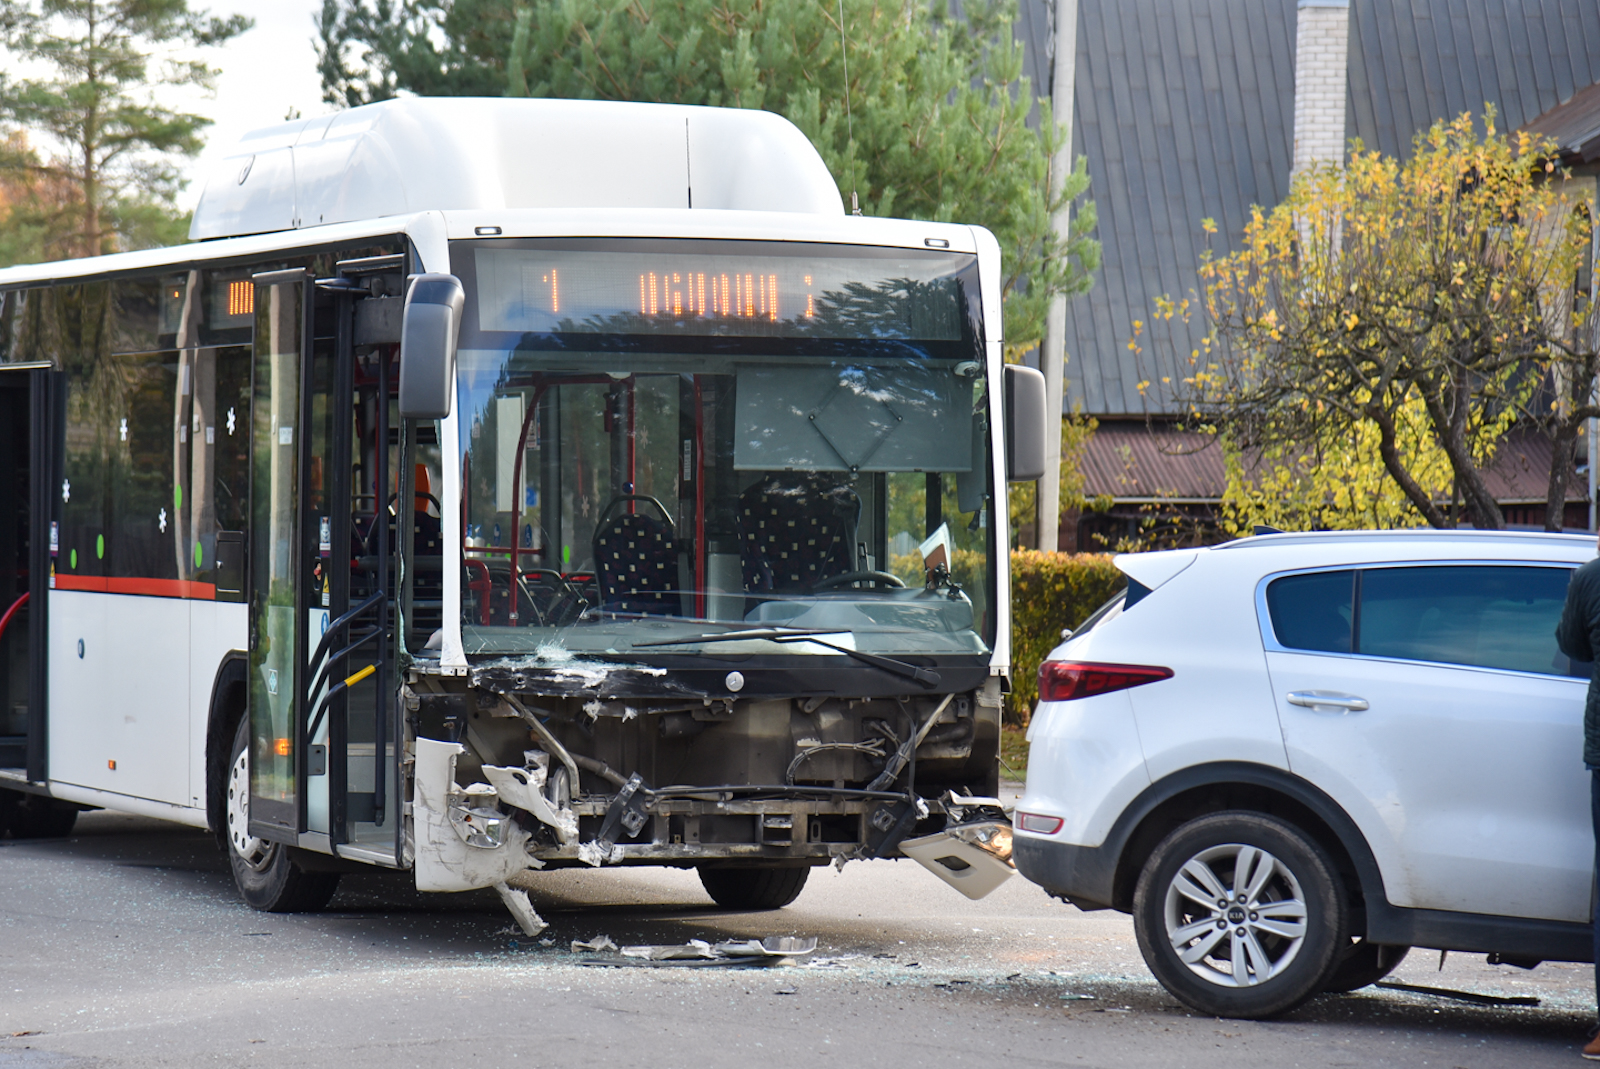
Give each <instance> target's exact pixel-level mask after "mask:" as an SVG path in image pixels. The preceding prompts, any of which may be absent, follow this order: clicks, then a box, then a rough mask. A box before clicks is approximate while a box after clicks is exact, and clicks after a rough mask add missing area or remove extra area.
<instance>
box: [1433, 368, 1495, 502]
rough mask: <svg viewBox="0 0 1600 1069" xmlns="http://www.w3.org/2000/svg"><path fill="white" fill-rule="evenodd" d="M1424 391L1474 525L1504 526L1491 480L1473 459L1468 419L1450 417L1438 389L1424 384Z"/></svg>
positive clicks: (1437, 431)
mask: <svg viewBox="0 0 1600 1069" xmlns="http://www.w3.org/2000/svg"><path fill="white" fill-rule="evenodd" d="M1418 385H1419V386H1421V385H1422V384H1421V383H1419V384H1418ZM1452 388H1453V387H1452ZM1421 393H1422V401H1423V404H1424V405H1426V406H1427V409H1428V421H1429V422H1430V423H1432V424H1433V432H1434V434H1435V435H1437V436H1438V439H1439V447H1440V448H1441V449H1443V450H1444V455H1445V456H1446V457H1448V458H1449V460H1450V470H1451V471H1453V472H1455V476H1456V484H1457V485H1458V486H1460V488H1461V497H1462V500H1463V501H1464V502H1465V503H1466V506H1467V515H1468V516H1470V517H1472V526H1474V527H1476V528H1478V529H1479V530H1483V531H1503V530H1505V526H1506V518H1505V514H1504V513H1502V512H1501V511H1500V505H1499V503H1498V502H1496V501H1495V499H1494V495H1493V494H1491V493H1489V487H1488V484H1487V483H1485V482H1484V481H1483V472H1481V471H1479V470H1478V465H1477V464H1476V462H1474V461H1473V459H1472V450H1471V448H1469V447H1468V445H1467V440H1466V439H1467V434H1466V427H1465V419H1461V420H1455V419H1452V418H1451V415H1450V413H1449V412H1446V411H1445V407H1444V401H1443V399H1442V398H1441V397H1440V395H1439V392H1438V391H1436V390H1430V389H1427V388H1426V387H1424V388H1423V389H1422V391H1421ZM1455 407H1456V408H1457V410H1462V409H1463V406H1461V405H1457V406H1455Z"/></svg>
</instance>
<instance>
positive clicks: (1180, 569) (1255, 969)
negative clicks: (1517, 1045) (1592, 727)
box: [1014, 531, 1595, 1017]
mask: <svg viewBox="0 0 1600 1069" xmlns="http://www.w3.org/2000/svg"><path fill="white" fill-rule="evenodd" d="M1594 555H1595V544H1594V541H1593V539H1592V538H1590V537H1578V536H1569V535H1549V534H1511V533H1498V532H1494V533H1491V532H1457V531H1449V532H1432V531H1405V532H1382V533H1377V532H1359V533H1343V534H1335V533H1328V534H1267V535H1262V536H1258V537H1255V538H1246V539H1242V540H1240V541H1237V542H1232V543H1229V544H1227V545H1222V546H1217V547H1214V548H1211V549H1199V550H1174V551H1169V552H1161V553H1143V554H1132V555H1126V556H1120V557H1118V558H1117V567H1118V568H1120V569H1121V570H1122V571H1123V572H1124V573H1126V575H1127V576H1128V587H1127V590H1126V591H1125V593H1124V594H1119V595H1118V596H1117V597H1116V598H1115V599H1113V600H1112V601H1111V602H1110V603H1108V604H1107V605H1106V606H1105V607H1104V608H1102V609H1101V610H1100V611H1099V612H1098V613H1096V614H1095V615H1094V616H1092V617H1090V619H1089V620H1087V621H1086V622H1085V623H1084V624H1083V626H1082V627H1081V628H1080V629H1079V630H1078V631H1077V632H1076V633H1075V634H1072V635H1071V636H1070V637H1069V638H1068V639H1067V641H1065V642H1063V643H1062V644H1061V645H1060V646H1059V647H1057V648H1056V649H1055V650H1054V651H1053V652H1052V653H1051V655H1050V659H1049V660H1048V661H1047V662H1046V663H1045V664H1044V665H1043V666H1042V667H1041V668H1040V673H1039V675H1040V702H1039V708H1038V711H1037V712H1036V713H1035V714H1034V718H1033V724H1032V727H1031V728H1030V729H1029V732H1028V737H1029V739H1030V740H1031V741H1032V744H1033V746H1032V751H1031V755H1030V757H1029V762H1028V786H1027V792H1026V793H1025V794H1024V796H1023V798H1022V801H1021V802H1020V803H1018V807H1017V814H1016V843H1015V854H1014V858H1015V861H1016V866H1017V870H1018V871H1019V872H1021V873H1022V874H1023V875H1024V876H1026V877H1027V878H1028V879H1030V880H1032V881H1034V882H1035V883H1037V884H1040V885H1041V886H1043V887H1044V888H1045V889H1046V890H1047V891H1049V892H1051V893H1052V894H1055V895H1059V896H1061V897H1063V898H1065V899H1067V900H1068V901H1070V902H1072V903H1074V904H1075V905H1077V906H1079V907H1081V908H1084V909H1097V908H1108V907H1109V908H1112V909H1119V910H1122V911H1124V912H1129V913H1132V914H1133V918H1134V926H1135V929H1136V931H1137V934H1138V938H1139V948H1140V950H1141V951H1142V952H1143V954H1144V958H1145V961H1146V962H1147V963H1148V964H1149V966H1150V969H1151V971H1152V972H1153V973H1154V974H1155V976H1156V978H1157V979H1158V980H1159V981H1160V982H1161V984H1162V985H1163V986H1164V987H1166V989H1167V990H1168V991H1170V992H1171V993H1172V994H1173V995H1174V996H1176V997H1177V998H1178V999H1180V1000H1181V1001H1183V1002H1184V1003H1186V1004H1188V1005H1189V1006H1191V1007H1194V1008H1195V1009H1197V1010H1200V1011H1201V1012H1203V1013H1207V1014H1213V1015H1217V1016H1227V1017H1265V1016H1269V1015H1272V1014H1276V1013H1281V1012H1283V1011H1285V1010H1287V1009H1289V1008H1291V1007H1293V1006H1296V1005H1298V1004H1299V1003H1301V1002H1303V1001H1304V1000H1306V999H1307V998H1310V997H1311V996H1313V995H1315V994H1317V993H1318V992H1322V991H1349V990H1354V989H1355V988H1357V987H1361V986H1364V985H1366V984H1369V983H1372V982H1374V981H1376V980H1378V979H1380V978H1381V977H1382V976H1383V975H1384V974H1386V973H1387V972H1388V971H1389V970H1390V969H1392V968H1394V966H1395V965H1396V964H1397V963H1398V962H1399V960H1400V958H1402V957H1403V956H1404V955H1405V952H1406V950H1407V949H1408V948H1409V947H1412V946H1423V947H1432V948H1435V949H1442V950H1460V951H1471V952H1478V953H1485V954H1488V955H1489V960H1490V961H1492V962H1505V963H1508V964H1515V965H1522V966H1524V967H1530V968H1531V967H1532V965H1534V964H1536V963H1538V962H1539V961H1547V960H1548V961H1590V960H1592V957H1593V949H1592V947H1593V944H1592V938H1591V923H1590V922H1591V918H1592V917H1593V899H1594V894H1595V890H1594V857H1595V850H1594V840H1593V835H1592V831H1591V827H1590V813H1589V774H1588V773H1587V772H1586V771H1585V769H1584V765H1583V706H1584V692H1585V688H1586V687H1587V686H1588V679H1589V675H1590V666H1589V665H1587V664H1574V663H1571V662H1569V661H1568V660H1567V658H1566V657H1564V656H1563V655H1562V654H1561V653H1560V651H1559V650H1558V649H1557V648H1556V643H1555V628H1556V623H1557V621H1558V619H1559V618H1560V615H1561V607H1562V603H1563V601H1564V599H1565V596H1566V589H1567V582H1568V579H1569V577H1570V576H1571V573H1572V569H1573V568H1574V567H1576V566H1577V565H1579V564H1582V563H1583V562H1585V561H1587V560H1589V559H1590V558H1592V557H1593V556H1594Z"/></svg>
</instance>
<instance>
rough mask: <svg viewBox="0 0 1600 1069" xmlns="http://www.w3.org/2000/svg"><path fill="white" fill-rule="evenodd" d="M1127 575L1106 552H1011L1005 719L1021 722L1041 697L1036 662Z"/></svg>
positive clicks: (1117, 587) (1086, 616)
mask: <svg viewBox="0 0 1600 1069" xmlns="http://www.w3.org/2000/svg"><path fill="white" fill-rule="evenodd" d="M1127 581H1128V580H1127V577H1126V576H1124V575H1123V574H1122V573H1121V572H1119V571H1117V569H1116V566H1115V565H1113V564H1112V563H1111V557H1110V555H1109V554H1104V553H1040V552H1039V551H1038V550H1033V549H1017V550H1012V552H1011V687H1012V690H1011V694H1010V696H1009V697H1007V699H1006V722H1007V723H1012V724H1018V725H1025V724H1027V722H1028V718H1029V717H1030V716H1032V715H1033V706H1034V704H1035V703H1036V702H1037V701H1038V699H1039V662H1040V661H1042V660H1044V658H1045V655H1046V654H1047V653H1049V652H1050V651H1051V650H1052V649H1054V648H1055V647H1056V646H1057V645H1059V644H1060V642H1061V632H1062V630H1063V629H1064V628H1069V627H1077V626H1078V625H1079V624H1081V623H1083V621H1084V620H1086V619H1088V617H1089V614H1090V613H1092V612H1094V611H1095V610H1096V609H1098V608H1099V607H1100V606H1101V605H1103V604H1104V603H1105V602H1106V600H1107V599H1108V598H1110V597H1111V595H1113V594H1115V593H1116V592H1117V591H1119V590H1121V589H1122V588H1123V586H1124V585H1126V583H1127Z"/></svg>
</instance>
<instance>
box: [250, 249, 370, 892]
mask: <svg viewBox="0 0 1600 1069" xmlns="http://www.w3.org/2000/svg"><path fill="white" fill-rule="evenodd" d="M383 259H384V260H388V259H393V258H383ZM358 263H359V262H358ZM368 266H369V267H370V265H368ZM391 266H395V267H396V268H397V267H398V264H396V265H391ZM355 274H357V275H358V274H359V272H356V273H355ZM255 286H256V293H255V296H256V305H255V309H256V330H255V343H254V344H255V353H254V359H255V373H254V398H255V400H254V432H253V437H252V460H251V464H252V470H251V486H250V496H251V536H250V538H251V543H252V545H251V552H250V561H251V563H250V573H251V591H250V621H251V640H252V641H251V660H250V668H251V679H250V717H251V735H252V764H251V813H250V817H251V820H250V826H251V832H252V834H255V835H260V836H262V837H264V838H269V839H273V840H275V841H279V842H288V843H298V844H301V845H305V846H309V847H314V848H321V849H331V850H336V851H337V852H339V853H341V854H343V855H345V856H353V857H359V858H361V859H363V860H368V861H376V862H384V863H389V864H393V863H394V858H395V857H396V853H397V849H398V844H399V842H400V840H399V838H398V836H397V834H396V829H397V824H398V822H397V821H396V820H395V819H394V814H395V813H396V811H397V810H396V805H395V802H394V795H395V776H394V771H393V765H394V755H395V750H396V748H395V746H394V726H393V723H392V721H393V718H394V717H393V708H394V702H393V700H392V698H390V697H389V695H388V685H387V683H386V681H387V680H389V679H391V678H392V675H391V671H390V667H389V665H390V661H391V660H392V658H391V656H390V653H389V640H388V636H389V634H390V633H391V630H392V628H391V618H390V610H389V607H390V603H391V598H390V594H389V591H390V589H391V583H390V582H389V578H390V576H391V575H392V572H393V563H392V562H393V553H392V551H391V543H392V534H391V531H390V525H389V524H388V523H385V522H382V517H383V516H384V515H386V514H387V512H388V509H387V508H386V507H385V505H386V501H385V499H386V498H387V497H392V496H393V495H392V494H385V493H384V490H385V489H386V488H387V487H388V486H389V485H391V480H390V477H389V474H388V471H389V469H390V467H391V464H392V458H391V453H390V449H389V448H388V447H387V441H388V438H389V434H388V427H389V424H390V412H389V406H388V404H387V403H386V401H387V397H388V394H389V392H390V391H389V383H390V382H391V381H393V373H392V367H391V361H392V358H393V355H394V353H393V349H394V347H393V346H392V345H379V344H375V343H374V342H373V341H372V338H373V336H375V335H381V336H383V337H387V336H388V334H389V333H390V332H389V331H387V330H385V329H384V327H383V324H381V323H380V324H379V325H378V327H376V328H374V327H373V326H372V324H371V323H370V322H368V320H370V318H371V317H370V316H362V317H358V316H357V315H356V306H357V304H358V303H359V302H360V301H361V300H363V299H383V298H377V297H369V296H368V295H367V294H368V291H367V290H365V289H364V288H363V287H362V286H361V285H359V279H358V278H355V277H351V278H346V277H343V276H342V275H341V276H340V277H335V278H332V279H320V280H318V279H313V278H312V276H311V275H309V274H308V273H306V272H304V271H300V270H295V271H282V272H273V273H270V274H265V275H257V276H256V278H255ZM358 320H359V325H358ZM397 322H398V319H397V317H396V323H397ZM397 329H398V328H397V326H396V328H395V331H394V333H397ZM358 343H361V344H358ZM358 348H359V349H361V350H363V351H362V353H361V354H360V359H358V354H357V350H358Z"/></svg>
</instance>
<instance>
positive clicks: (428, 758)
mask: <svg viewBox="0 0 1600 1069" xmlns="http://www.w3.org/2000/svg"><path fill="white" fill-rule="evenodd" d="M465 752H466V748H465V747H463V746H462V745H461V744H460V743H455V742H439V741H438V740H436V739H424V738H418V739H417V740H416V766H415V767H416V783H417V789H416V805H415V807H414V814H413V815H414V820H415V836H416V844H417V853H416V863H415V865H414V866H413V872H414V873H415V875H416V881H417V890H419V891H470V890H473V889H475V888H479V887H493V886H494V885H495V884H498V883H504V882H505V881H506V880H507V879H509V878H510V877H512V876H515V875H516V874H517V873H519V872H522V871H524V870H526V869H528V868H529V867H531V862H530V859H529V857H528V853H527V851H526V850H525V849H524V848H523V847H524V844H526V843H527V841H528V833H527V832H526V831H524V830H523V829H522V828H520V827H518V826H517V825H516V823H515V822H513V821H507V822H506V823H507V824H508V825H509V827H507V829H506V834H505V841H504V842H502V843H501V844H500V845H499V846H496V847H492V848H486V847H482V846H468V845H467V843H466V841H465V840H464V839H463V838H462V837H461V835H460V834H458V833H457V831H456V829H455V828H454V827H452V826H451V822H450V795H451V794H452V793H455V794H460V793H463V792H462V791H461V789H460V788H459V787H457V786H456V776H455V771H456V756H457V755H458V754H462V753H465ZM530 911H531V907H530Z"/></svg>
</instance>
